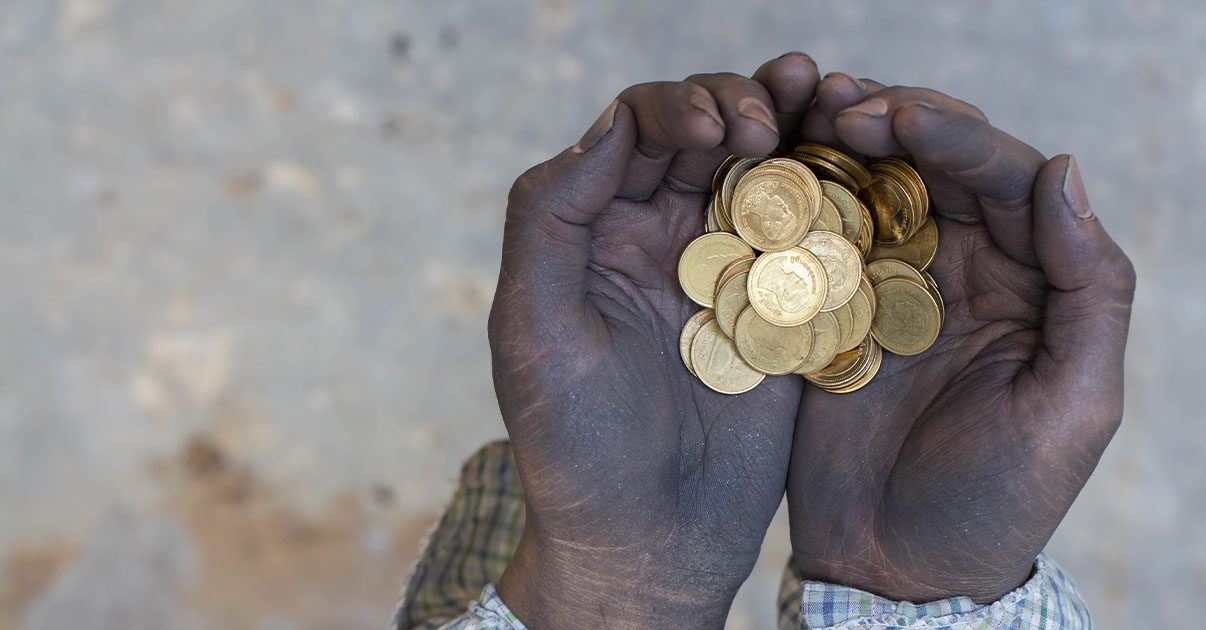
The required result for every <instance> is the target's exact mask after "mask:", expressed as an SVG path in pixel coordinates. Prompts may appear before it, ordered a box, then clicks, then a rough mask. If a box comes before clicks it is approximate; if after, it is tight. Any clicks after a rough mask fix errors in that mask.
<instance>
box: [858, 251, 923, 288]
mask: <svg viewBox="0 0 1206 630" xmlns="http://www.w3.org/2000/svg"><path fill="white" fill-rule="evenodd" d="M888 278H904V279H906V280H909V281H912V282H915V283H917V284H920V285H922V286H925V278H923V277H921V272H920V271H917V270H916V269H914V268H913V266H912V265H910V264H909V263H907V262H904V261H903V260H896V259H894V258H880V259H879V260H873V261H871V262H869V263H867V279H868V280H870V281H871V286H873V287H874V286H876V285H878V284H879V283H880V282H883V281H884V280H887V279H888Z"/></svg>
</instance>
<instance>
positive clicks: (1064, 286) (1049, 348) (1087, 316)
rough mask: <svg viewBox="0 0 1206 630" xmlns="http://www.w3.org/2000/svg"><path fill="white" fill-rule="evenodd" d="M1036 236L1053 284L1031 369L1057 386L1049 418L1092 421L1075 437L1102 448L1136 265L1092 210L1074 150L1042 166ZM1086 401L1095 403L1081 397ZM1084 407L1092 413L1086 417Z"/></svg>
mask: <svg viewBox="0 0 1206 630" xmlns="http://www.w3.org/2000/svg"><path fill="white" fill-rule="evenodd" d="M1034 241H1035V249H1036V250H1037V252H1038V257H1039V261H1040V263H1041V265H1042V270H1043V273H1044V275H1045V276H1046V277H1047V280H1048V282H1049V283H1050V284H1051V290H1050V291H1049V293H1048V297H1047V314H1046V320H1045V321H1044V324H1043V351H1042V352H1040V353H1039V355H1038V356H1037V357H1036V359H1035V363H1034V374H1035V376H1036V377H1037V381H1038V382H1039V383H1040V384H1041V385H1042V386H1043V387H1044V389H1045V390H1046V391H1050V392H1055V394H1053V395H1052V396H1048V397H1046V399H1047V401H1048V403H1047V404H1049V405H1052V406H1053V407H1054V409H1053V410H1052V411H1053V412H1054V413H1053V414H1051V415H1052V418H1051V419H1052V420H1055V421H1057V422H1058V421H1064V423H1065V424H1067V425H1069V426H1068V428H1069V429H1071V428H1072V425H1075V427H1076V428H1077V429H1080V430H1083V429H1084V428H1086V427H1085V425H1084V424H1083V421H1088V422H1090V423H1092V427H1091V428H1096V429H1098V431H1097V432H1096V433H1095V434H1093V433H1090V434H1089V435H1088V436H1086V435H1084V434H1083V431H1082V432H1081V433H1080V436H1081V437H1082V438H1084V437H1096V438H1098V439H1100V440H1101V441H1100V446H1101V448H1104V447H1105V443H1106V442H1108V440H1109V437H1110V436H1111V435H1113V432H1114V429H1115V428H1116V427H1117V424H1118V422H1119V421H1120V420H1121V417H1122V416H1121V414H1122V381H1123V353H1124V350H1125V348H1126V339H1127V329H1128V326H1129V324H1130V317H1131V301H1132V299H1133V298H1134V293H1135V269H1134V267H1133V266H1132V265H1131V262H1130V260H1129V259H1127V257H1126V255H1125V254H1124V253H1123V252H1122V249H1121V248H1120V247H1118V244H1117V243H1115V242H1114V241H1113V239H1111V238H1110V236H1109V235H1108V234H1106V231H1105V228H1103V227H1102V225H1101V222H1100V221H1099V220H1098V219H1097V217H1096V215H1094V214H1093V211H1092V209H1091V207H1090V206H1089V201H1088V197H1087V195H1086V194H1085V188H1084V182H1083V181H1082V180H1081V176H1080V171H1079V169H1078V168H1077V166H1076V161H1075V160H1074V159H1073V158H1072V157H1071V156H1068V155H1062V156H1058V157H1056V158H1054V159H1052V160H1051V161H1050V162H1048V163H1047V164H1046V165H1045V166H1043V168H1042V170H1041V171H1040V172H1039V175H1038V179H1037V180H1036V182H1035V210H1034ZM1086 402H1091V403H1092V404H1091V405H1085V404H1081V403H1086ZM1084 409H1089V410H1091V411H1092V413H1091V416H1092V417H1088V418H1085V417H1083V413H1084ZM1103 410H1104V412H1103ZM1111 410H1112V411H1111ZM1077 421H1080V422H1077Z"/></svg>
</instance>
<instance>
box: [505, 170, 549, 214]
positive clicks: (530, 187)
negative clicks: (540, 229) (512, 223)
mask: <svg viewBox="0 0 1206 630" xmlns="http://www.w3.org/2000/svg"><path fill="white" fill-rule="evenodd" d="M547 182H548V165H547V163H542V164H537V165H536V166H533V167H532V168H529V169H528V170H526V171H524V172H523V173H522V174H521V175H520V176H519V177H517V178H515V182H514V183H513V184H511V190H510V192H508V193H507V208H508V210H509V211H510V212H523V211H525V210H527V209H528V208H530V207H531V206H533V205H536V204H537V203H539V200H540V198H541V196H542V191H543V190H544V188H545V187H546V184H547Z"/></svg>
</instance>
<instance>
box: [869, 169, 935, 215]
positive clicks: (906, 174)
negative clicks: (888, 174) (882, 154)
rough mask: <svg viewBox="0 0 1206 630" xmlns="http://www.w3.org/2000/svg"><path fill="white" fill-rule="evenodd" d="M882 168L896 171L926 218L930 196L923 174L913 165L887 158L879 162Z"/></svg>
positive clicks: (920, 212) (919, 211)
mask: <svg viewBox="0 0 1206 630" xmlns="http://www.w3.org/2000/svg"><path fill="white" fill-rule="evenodd" d="M877 162H878V163H879V164H880V166H881V167H887V168H888V169H889V170H892V171H895V172H896V174H897V175H898V178H897V179H899V180H900V181H901V182H902V183H904V184H905V186H906V188H907V189H908V190H909V193H910V195H909V196H910V197H912V199H913V203H914V205H915V206H916V207H917V210H918V213H919V214H920V216H921V217H925V216H926V215H928V214H929V212H930V196H929V191H928V190H926V186H925V180H924V179H922V178H921V174H920V173H918V172H917V169H915V168H913V165H912V164H909V163H908V162H906V161H904V160H902V159H900V158H897V157H886V158H882V159H880V160H877Z"/></svg>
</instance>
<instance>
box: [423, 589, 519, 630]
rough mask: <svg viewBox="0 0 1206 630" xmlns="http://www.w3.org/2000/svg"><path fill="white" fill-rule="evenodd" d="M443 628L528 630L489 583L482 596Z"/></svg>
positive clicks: (456, 629) (460, 629)
mask: <svg viewBox="0 0 1206 630" xmlns="http://www.w3.org/2000/svg"><path fill="white" fill-rule="evenodd" d="M443 630H527V627H526V626H524V625H523V622H521V621H520V620H519V619H517V618H516V617H515V615H514V614H512V613H511V609H510V608H507V605H506V604H504V603H503V601H502V599H501V598H500V597H499V596H498V592H497V591H495V590H494V585H493V584H487V585H486V588H484V589H482V596H481V598H480V599H479V600H478V601H477V602H474V603H473V604H470V605H469V610H468V611H467V612H466V613H465V614H463V615H461V616H460V617H457V618H456V619H454V620H452V622H451V623H449V624H448V625H446V626H444V628H443Z"/></svg>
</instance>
